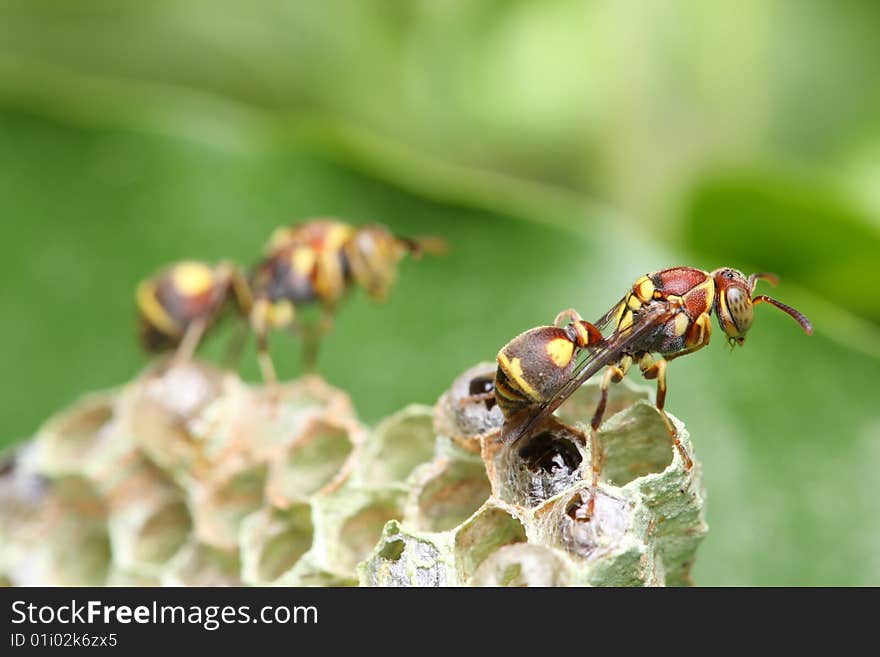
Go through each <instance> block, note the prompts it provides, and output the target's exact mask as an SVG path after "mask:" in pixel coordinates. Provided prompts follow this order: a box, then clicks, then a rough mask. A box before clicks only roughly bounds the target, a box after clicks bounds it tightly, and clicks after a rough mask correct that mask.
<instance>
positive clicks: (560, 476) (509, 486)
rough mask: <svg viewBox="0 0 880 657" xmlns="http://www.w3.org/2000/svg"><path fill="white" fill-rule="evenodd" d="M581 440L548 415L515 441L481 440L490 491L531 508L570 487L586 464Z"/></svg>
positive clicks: (586, 456) (579, 478) (579, 436)
mask: <svg viewBox="0 0 880 657" xmlns="http://www.w3.org/2000/svg"><path fill="white" fill-rule="evenodd" d="M585 441H586V437H585V436H584V434H582V433H581V432H579V431H577V430H576V429H574V428H572V427H568V426H565V425H563V424H561V423H559V422H556V421H555V420H553V419H552V418H551V419H550V420H549V421H547V422H546V423H545V424H544V426H543V427H542V428H541V429H539V430H538V431H536V432H535V433H533V434H532V435H531V436H529V437H527V438H523V439H522V440H520V441H519V442H518V443H516V444H509V443H504V442H502V441H501V440H500V438H493V437H488V438H486V439H484V442H483V447H484V451H483V458H484V459H485V460H486V461H487V468H488V471H489V475H490V478H491V479H492V482H493V492H494V493H495V495H496V496H497V497H498V498H499V499H501V500H503V501H504V502H508V503H510V504H518V505H523V506H529V507H533V506H536V505H538V504H540V503H541V502H543V501H544V500H547V499H549V498H551V497H553V496H554V495H557V494H559V493H560V492H562V491H564V490H566V489H568V488H571V487H572V486H573V485H574V484H576V483H577V482H578V481H580V480H581V479H582V478H583V469H584V468H583V467H582V464H583V463H584V462H585V461H586V462H587V463H589V457H588V455H587V452H586V446H585Z"/></svg>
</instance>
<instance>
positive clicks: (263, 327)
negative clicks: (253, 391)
mask: <svg viewBox="0 0 880 657" xmlns="http://www.w3.org/2000/svg"><path fill="white" fill-rule="evenodd" d="M273 315H274V313H273V306H272V302H271V301H270V300H269V299H266V298H260V299H257V300H256V301H255V302H254V306H253V308H252V309H251V317H250V319H251V328H252V329H253V331H254V335H256V337H257V360H258V362H259V364H260V373H261V374H262V375H263V381H264V382H265V383H266V384H267V385H268V386H269V387H270V388H273V389H274V388H275V386H276V385H277V383H278V377H277V376H276V374H275V365H274V364H273V363H272V356H271V355H270V354H269V328H270V326H272V325H273V324H274V322H273Z"/></svg>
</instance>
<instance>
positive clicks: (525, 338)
mask: <svg viewBox="0 0 880 657" xmlns="http://www.w3.org/2000/svg"><path fill="white" fill-rule="evenodd" d="M759 280H766V281H769V282H770V283H772V284H774V285H775V284H776V283H777V282H778V278H777V277H776V276H775V275H774V274H769V273H758V274H752V275H751V276H749V277H746V276H745V275H744V274H743V273H742V272H740V271H737V270H736V269H731V268H729V267H723V268H720V269H716V270H715V271H713V272H706V271H703V270H700V269H695V268H693V267H672V268H670V269H664V270H662V271H657V272H654V273H651V274H647V275H645V276H642V277H641V278H639V279H638V280H637V281H636V282H635V283H634V284H633V286H632V288H631V289H630V291H629V292H628V293H627V294H626V295H625V296H624V297H623V298H622V299H621V300H620V301H619V302H618V303H617V304H615V305H614V306H613V307H612V308H611V309H610V310H609V311H608V312H607V313H605V314H604V315H603V316H602V317H600V318H599V319H598V320H597V321H596V322H595V323H592V324H591V323H589V322H585V321H584V320H582V319H581V318H580V316H579V315H578V314H577V313H576V312H575V311H574V310H571V309H569V310H566V311H563V312H562V313H560V314H559V315H558V316H557V319H556V322H555V323H554V326H553V327H546V326H543V327H537V328H534V329H531V330H529V331H526V332H525V333H522V334H520V335H519V336H517V337H516V338H514V339H513V340H511V341H510V342H509V343H507V344H506V345H505V346H504V347H502V348H501V351H500V352H499V353H498V370H497V372H496V376H495V391H494V394H495V397H496V400H497V402H498V405H499V406H500V407H501V410H502V412H503V413H504V416H505V423H504V426H503V428H502V437H503V438H504V439H505V440H507V441H510V442H513V443H515V442H517V441H519V440H522V439H523V438H525V437H527V436H529V435H530V434H531V433H532V432H533V431H534V430H535V429H536V428H537V427H538V426H539V425H541V424H542V422H543V421H544V420H545V418H547V416H548V415H550V414H551V413H553V412H554V411H555V410H556V409H557V408H558V407H559V406H560V405H561V404H562V403H563V402H564V401H565V400H566V399H568V398H569V397H570V396H571V395H572V394H574V392H575V391H576V390H577V389H578V388H579V387H580V386H581V385H583V383H584V382H585V381H586V380H587V379H589V378H590V377H592V376H593V375H594V374H596V373H598V372H599V370H601V369H603V368H604V367H607V368H608V369H607V370H606V372H605V374H604V376H603V378H602V383H601V385H600V391H601V396H600V399H599V403H598V405H597V407H596V411H595V413H594V415H593V418H592V420H591V422H590V427H591V437H590V440H591V453H592V455H593V456H592V469H593V479H592V497H591V500H590V503H589V508H588V514H587V515H588V516H589V515H591V514H592V511H593V500H594V499H595V493H596V487H597V485H598V478H599V469H600V460H599V456H598V449H597V443H596V438H595V435H596V432H597V431H598V429H599V426H600V425H601V423H602V418H603V416H604V414H605V408H606V405H607V402H608V389H609V387H610V385H611V384H612V383H618V382H620V381H621V380H623V377H624V376H625V375H626V373H627V372H628V371H629V369H630V367H631V366H632V364H633V363H636V364H638V366H639V369H640V370H641V373H642V375H643V376H644V377H645V378H646V379H656V380H657V396H656V407H657V410H658V411H659V412H660V417H661V418H662V419H663V422H664V424H665V425H666V429H667V430H668V431H669V434H670V436H671V437H672V440H673V443H674V445H675V447H676V449H677V450H678V451H679V453H680V454H681V458H682V460H683V461H684V463H685V466H686V467H687V468H688V469H690V468H691V467H692V465H693V461H692V460H691V457H690V455H688V454H687V452H686V451H685V449H684V448H683V447H682V445H681V442H680V441H679V440H678V436H677V432H676V429H675V426H674V425H673V423H672V421H671V420H670V419H669V417H668V416H667V414H666V411H665V410H664V407H665V403H666V369H667V363H668V362H669V361H671V360H673V359H675V358H680V357H681V356H685V355H687V354H691V353H693V352H695V351H698V350H699V349H702V348H703V347H705V346H706V345H707V344H709V338H710V336H711V323H710V317H711V315H712V313H713V312H714V313H715V315H716V317H717V319H718V324H719V326H720V327H721V330H723V331H724V333H725V334H726V335H727V339H728V342H729V343H730V345H731V346H741V345H742V344H743V343H744V342H745V337H746V333H747V332H748V330H749V329H750V328H751V326H752V321H753V319H754V306H755V305H757V304H761V303H768V304H770V305H773V306H775V307H776V308H779V309H780V310H782V311H783V312H785V313H787V314H788V315H790V316H791V317H792V318H794V320H795V321H797V322H798V324H800V326H801V327H802V328H803V329H804V331H805V332H806V333H807V335H811V334H812V332H813V327H812V325H811V324H810V322H809V320H808V319H807V318H806V317H805V316H804V315H803V314H802V313H800V312H798V311H797V310H795V309H794V308H791V307H790V306H787V305H785V304H784V303H781V302H780V301H777V300H776V299H773V298H771V297H768V296H765V295H758V296H752V295H753V294H754V291H755V286H756V285H757V282H758V281H759ZM565 320H569V321H568V325H567V327H566V329H564V330H563V329H560V328H558V326H557V325H558V324H560V323H561V322H562V321H565ZM612 324H613V327H614V328H613V329H612V331H611V333H610V334H609V335H608V337H602V334H601V333H600V331H601V330H602V329H605V328H606V327H607V326H609V325H612ZM559 331H562V333H560V332H559ZM566 340H567V342H568V345H567V346H566V344H565V341H566ZM581 354H586V357H585V358H583V359H582V360H580V362H579V363H578V362H577V361H578V360H579V358H580V356H581Z"/></svg>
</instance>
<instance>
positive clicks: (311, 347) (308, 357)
mask: <svg viewBox="0 0 880 657" xmlns="http://www.w3.org/2000/svg"><path fill="white" fill-rule="evenodd" d="M334 309H335V307H334V306H328V305H325V306H322V308H321V319H320V321H319V323H318V325H317V327H315V326H310V327H303V329H302V337H303V369H304V370H305V371H306V372H314V371H315V370H316V369H317V364H318V349H319V348H320V346H321V339H322V338H323V337H324V336H325V335H326V334H327V333H329V332H330V331H331V329H332V328H333V316H334Z"/></svg>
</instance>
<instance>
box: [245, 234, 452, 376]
mask: <svg viewBox="0 0 880 657" xmlns="http://www.w3.org/2000/svg"><path fill="white" fill-rule="evenodd" d="M445 248H446V245H445V242H444V241H443V240H441V239H439V238H435V237H419V238H415V239H409V238H405V237H399V236H397V235H394V234H393V233H391V231H389V230H388V229H387V228H386V227H385V226H381V225H379V224H368V225H365V226H360V227H356V226H351V225H349V224H346V223H343V222H341V221H338V220H335V219H315V220H312V221H308V222H306V223H303V224H299V225H294V226H287V227H282V228H279V229H277V230H276V231H275V233H274V234H273V235H272V237H271V239H270V240H269V244H268V245H267V247H266V250H265V257H264V259H263V260H262V261H261V262H260V263H259V264H257V266H256V267H254V269H253V271H252V272H251V276H250V283H251V289H252V291H253V296H254V304H253V309H252V311H251V314H250V318H251V327H252V329H253V331H254V333H255V334H256V336H257V348H258V351H259V359H260V368H261V370H262V373H263V378H264V379H265V380H266V381H274V380H275V378H276V377H275V368H274V366H273V364H272V360H271V358H270V356H269V345H268V332H269V330H270V329H277V328H289V329H292V330H294V331H298V332H300V333H302V332H303V330H302V329H303V327H302V326H301V325H300V323H299V322H298V318H297V311H298V310H299V309H300V308H301V307H302V306H303V305H306V304H310V303H314V302H317V303H319V304H320V305H321V321H320V325H319V327H318V332H317V335H315V334H314V333H306V334H305V335H304V338H305V344H304V357H303V361H304V363H305V367H306V369H312V368H313V367H314V364H315V360H316V357H317V341H318V339H319V338H320V336H321V335H323V334H324V333H326V332H327V331H328V330H329V329H330V328H331V326H332V322H333V315H334V313H335V311H336V308H337V306H338V304H339V302H340V301H341V300H342V298H343V297H344V296H345V294H346V293H347V292H348V291H349V290H350V289H351V288H352V286H353V285H354V284H358V285H360V286H361V287H362V288H364V290H365V291H366V292H367V294H368V295H369V296H370V297H371V298H373V299H374V300H376V301H383V300H384V299H385V298H386V297H387V295H388V292H389V290H390V288H391V286H392V285H393V284H394V281H395V279H396V277H397V264H398V262H399V261H400V260H401V259H402V258H403V256H404V255H406V254H407V253H409V254H411V255H413V256H415V257H417V258H418V257H420V256H421V255H422V253H431V254H441V253H443V252H445Z"/></svg>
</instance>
